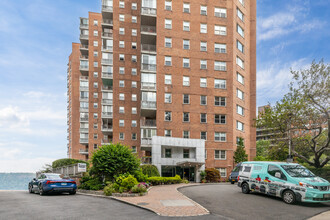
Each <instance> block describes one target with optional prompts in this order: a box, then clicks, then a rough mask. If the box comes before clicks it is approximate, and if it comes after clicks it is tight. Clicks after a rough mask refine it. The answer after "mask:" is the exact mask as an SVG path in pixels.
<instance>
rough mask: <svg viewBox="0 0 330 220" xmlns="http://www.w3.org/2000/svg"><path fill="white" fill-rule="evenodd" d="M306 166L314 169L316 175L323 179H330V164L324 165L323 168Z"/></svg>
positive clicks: (311, 169)
mask: <svg viewBox="0 0 330 220" xmlns="http://www.w3.org/2000/svg"><path fill="white" fill-rule="evenodd" d="M306 168H307V169H309V170H310V171H312V173H314V174H315V175H316V176H319V177H322V178H323V179H326V180H328V181H330V166H324V167H322V168H315V167H309V166H306Z"/></svg>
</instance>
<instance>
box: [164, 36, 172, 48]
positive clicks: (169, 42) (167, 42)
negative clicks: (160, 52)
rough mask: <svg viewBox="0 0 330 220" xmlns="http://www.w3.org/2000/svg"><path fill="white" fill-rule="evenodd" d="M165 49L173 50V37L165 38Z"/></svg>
mask: <svg viewBox="0 0 330 220" xmlns="http://www.w3.org/2000/svg"><path fill="white" fill-rule="evenodd" d="M165 47H166V48H172V38H171V37H165Z"/></svg>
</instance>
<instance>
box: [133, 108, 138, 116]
mask: <svg viewBox="0 0 330 220" xmlns="http://www.w3.org/2000/svg"><path fill="white" fill-rule="evenodd" d="M136 109H137V108H136V107H132V114H133V115H136V114H137V110H136Z"/></svg>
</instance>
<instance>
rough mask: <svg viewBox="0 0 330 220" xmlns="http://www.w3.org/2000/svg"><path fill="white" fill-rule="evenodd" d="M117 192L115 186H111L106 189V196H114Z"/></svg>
mask: <svg viewBox="0 0 330 220" xmlns="http://www.w3.org/2000/svg"><path fill="white" fill-rule="evenodd" d="M115 191H116V190H115V188H114V186H113V184H109V185H107V186H106V187H104V194H105V195H106V196H112V193H114V192H115Z"/></svg>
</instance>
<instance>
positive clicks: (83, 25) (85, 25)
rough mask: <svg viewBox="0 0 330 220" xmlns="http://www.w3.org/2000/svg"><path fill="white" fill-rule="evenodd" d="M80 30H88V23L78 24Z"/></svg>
mask: <svg viewBox="0 0 330 220" xmlns="http://www.w3.org/2000/svg"><path fill="white" fill-rule="evenodd" d="M80 29H88V23H87V24H83V23H80Z"/></svg>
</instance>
